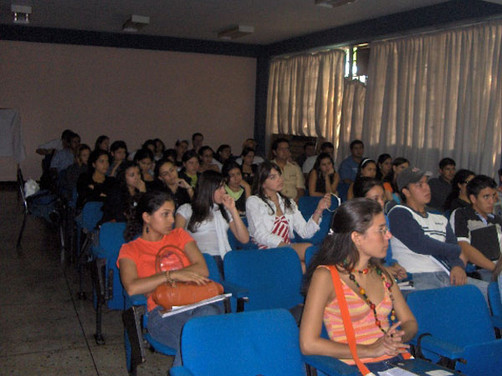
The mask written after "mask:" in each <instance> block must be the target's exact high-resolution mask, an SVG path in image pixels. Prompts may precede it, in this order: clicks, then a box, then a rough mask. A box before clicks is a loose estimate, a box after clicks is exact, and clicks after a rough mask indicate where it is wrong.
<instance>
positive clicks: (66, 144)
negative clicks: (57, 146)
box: [50, 132, 80, 173]
mask: <svg viewBox="0 0 502 376" xmlns="http://www.w3.org/2000/svg"><path fill="white" fill-rule="evenodd" d="M65 136H66V139H65V140H64V141H63V149H61V150H58V151H56V153H55V154H54V156H53V157H52V159H51V167H50V168H51V170H55V171H57V173H60V172H61V171H63V170H66V169H67V168H68V167H70V166H71V165H72V164H73V163H75V155H76V154H77V151H78V147H79V145H80V136H79V135H78V134H76V133H73V132H72V133H67V134H66V135H65Z"/></svg>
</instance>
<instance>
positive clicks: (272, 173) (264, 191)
mask: <svg viewBox="0 0 502 376" xmlns="http://www.w3.org/2000/svg"><path fill="white" fill-rule="evenodd" d="M283 186H284V179H283V177H282V175H281V169H280V168H279V166H277V165H276V164H275V163H272V162H269V161H265V162H263V163H262V164H261V165H260V166H259V168H258V172H257V176H256V177H255V184H254V186H253V194H254V195H253V196H251V197H249V198H248V199H247V201H246V216H247V219H248V225H249V233H250V235H251V237H252V239H253V241H254V242H255V243H257V244H258V246H259V248H275V247H283V246H289V247H291V248H293V249H294V250H295V251H296V253H298V256H299V258H300V260H301V261H302V266H304V261H305V250H306V249H307V248H308V247H309V246H310V245H311V244H310V243H294V244H291V242H292V239H293V238H294V231H296V232H297V233H298V234H299V235H300V236H301V237H302V238H310V237H312V236H314V234H315V233H316V232H317V231H318V230H319V223H320V221H321V217H322V213H323V211H324V209H326V208H329V207H330V205H331V196H330V194H326V195H325V196H324V197H323V198H322V199H321V200H320V201H319V204H318V205H317V208H316V210H315V212H314V214H313V215H312V217H310V219H309V220H308V222H307V221H305V219H304V218H303V216H302V213H300V211H299V210H298V207H297V206H296V203H295V202H294V201H293V200H290V199H289V198H287V197H285V196H283V195H282V194H281V190H282V188H283Z"/></svg>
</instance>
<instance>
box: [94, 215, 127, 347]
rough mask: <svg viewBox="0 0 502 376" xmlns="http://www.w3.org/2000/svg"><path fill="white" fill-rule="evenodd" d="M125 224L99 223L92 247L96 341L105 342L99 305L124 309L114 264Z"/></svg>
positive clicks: (122, 296)
mask: <svg viewBox="0 0 502 376" xmlns="http://www.w3.org/2000/svg"><path fill="white" fill-rule="evenodd" d="M125 228H126V224H125V223H123V222H107V223H103V225H102V226H101V228H100V230H99V245H97V246H94V247H92V253H93V257H94V268H93V272H94V273H93V287H94V294H95V298H96V301H95V303H96V334H94V338H95V340H96V343H97V344H98V345H103V344H104V343H105V340H104V337H103V333H102V314H103V305H105V304H106V306H107V307H108V309H112V310H121V311H122V310H124V308H125V306H124V293H123V288H122V283H121V282H120V273H119V270H118V268H117V265H116V263H117V258H118V255H119V251H120V248H121V247H122V244H124V243H125V240H124V230H125Z"/></svg>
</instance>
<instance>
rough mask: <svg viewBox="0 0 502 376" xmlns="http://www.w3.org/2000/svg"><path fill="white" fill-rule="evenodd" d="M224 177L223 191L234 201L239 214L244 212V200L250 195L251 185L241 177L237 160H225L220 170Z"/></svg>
mask: <svg viewBox="0 0 502 376" xmlns="http://www.w3.org/2000/svg"><path fill="white" fill-rule="evenodd" d="M221 174H222V175H223V178H225V181H226V183H225V191H226V192H227V194H228V195H229V196H230V197H232V198H233V199H234V201H235V206H236V208H237V210H238V211H239V214H240V215H244V214H246V200H247V198H248V197H249V196H251V187H250V186H249V184H248V183H247V182H246V181H244V180H243V179H242V171H241V166H239V165H238V164H237V162H235V161H232V160H227V161H226V162H225V163H224V164H223V168H222V170H221Z"/></svg>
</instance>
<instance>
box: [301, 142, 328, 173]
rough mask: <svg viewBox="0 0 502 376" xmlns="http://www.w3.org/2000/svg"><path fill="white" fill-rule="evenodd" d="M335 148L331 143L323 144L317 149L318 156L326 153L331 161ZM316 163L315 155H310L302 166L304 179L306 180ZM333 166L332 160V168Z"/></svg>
mask: <svg viewBox="0 0 502 376" xmlns="http://www.w3.org/2000/svg"><path fill="white" fill-rule="evenodd" d="M334 151H335V147H334V146H333V144H332V143H331V142H323V143H322V144H321V147H320V148H319V154H322V153H328V154H329V156H330V157H331V159H332V160H333V155H334ZM316 161H317V155H312V156H310V157H308V158H307V159H306V160H305V162H304V163H303V164H301V165H300V166H302V172H303V174H304V175H305V178H306V179H308V176H309V174H310V171H312V169H313V168H314V165H315V162H316ZM334 165H335V162H334V160H333V166H334Z"/></svg>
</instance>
